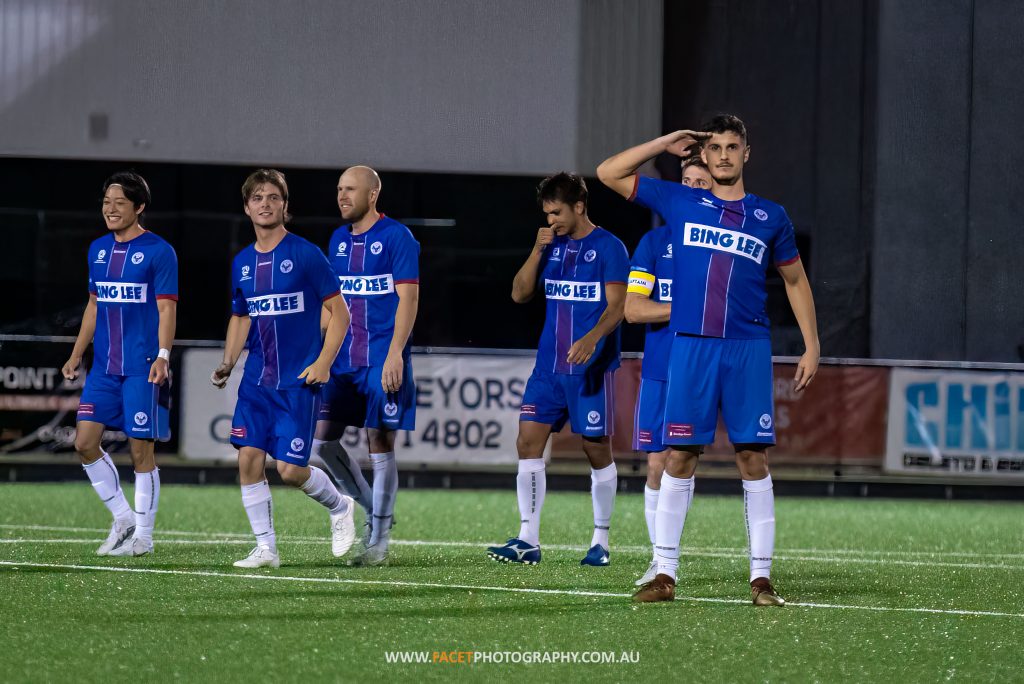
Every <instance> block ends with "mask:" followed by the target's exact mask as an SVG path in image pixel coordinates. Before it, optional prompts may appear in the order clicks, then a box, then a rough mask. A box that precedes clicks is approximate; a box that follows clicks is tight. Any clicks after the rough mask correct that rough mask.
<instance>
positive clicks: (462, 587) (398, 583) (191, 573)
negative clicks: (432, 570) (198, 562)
mask: <svg viewBox="0 0 1024 684" xmlns="http://www.w3.org/2000/svg"><path fill="white" fill-rule="evenodd" d="M0 567H10V568H14V569H18V568H23V567H24V568H57V569H61V570H88V571H97V572H120V573H135V574H148V575H177V576H185V577H224V578H231V579H249V580H268V581H272V582H309V583H311V584H353V585H364V586H383V587H389V588H393V587H418V588H425V589H447V590H452V591H470V592H473V591H493V592H504V593H511V594H546V595H549V596H587V597H598V598H621V599H627V598H630V597H631V596H632V594H619V593H614V592H605V591H578V590H573V589H529V588H523V587H494V586H486V585H472V584H441V583H439V582H409V581H404V580H360V579H347V578H342V577H295V576H293V575H256V574H251V573H233V572H212V571H205V570H164V569H159V568H124V567H110V566H104V565H73V564H70V563H68V564H65V563H29V562H18V561H0ZM676 598H677V599H679V600H681V601H689V602H694V603H724V604H730V605H739V604H743V605H747V604H749V601H748V600H745V599H723V598H707V597H698V596H677V597H676ZM786 605H787V606H790V607H792V608H811V609H830V610H866V611H873V612H886V613H890V612H891V613H930V614H933V615H971V616H982V617H1008V618H1024V613H1002V612H997V611H990V610H950V609H945V608H913V607H910V608H901V607H893V606H851V605H842V604H833V603H796V602H790V603H787V604H786Z"/></svg>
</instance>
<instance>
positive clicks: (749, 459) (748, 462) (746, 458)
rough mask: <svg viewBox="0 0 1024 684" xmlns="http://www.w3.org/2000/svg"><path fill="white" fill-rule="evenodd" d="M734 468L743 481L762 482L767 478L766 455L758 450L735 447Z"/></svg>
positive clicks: (761, 450) (762, 450)
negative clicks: (737, 469) (737, 470)
mask: <svg viewBox="0 0 1024 684" xmlns="http://www.w3.org/2000/svg"><path fill="white" fill-rule="evenodd" d="M736 467H737V468H739V471H740V475H741V476H742V477H743V479H745V480H762V479H764V478H766V477H768V454H767V452H766V451H765V450H764V449H760V448H750V447H745V448H739V447H737V450H736Z"/></svg>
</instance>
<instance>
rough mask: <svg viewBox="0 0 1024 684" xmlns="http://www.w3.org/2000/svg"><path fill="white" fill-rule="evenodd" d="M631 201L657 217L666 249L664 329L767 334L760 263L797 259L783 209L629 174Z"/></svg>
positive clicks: (752, 197) (732, 334)
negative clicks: (666, 230)
mask: <svg viewBox="0 0 1024 684" xmlns="http://www.w3.org/2000/svg"><path fill="white" fill-rule="evenodd" d="M631 199H634V200H635V201H637V202H639V203H640V204H642V205H644V206H645V207H648V208H649V209H652V210H654V211H656V212H658V213H659V214H661V217H662V218H663V219H665V222H666V224H667V225H668V226H669V227H670V228H671V231H672V245H673V247H674V251H675V253H674V256H673V259H672V261H673V275H672V287H673V290H674V292H676V293H685V294H678V295H677V296H676V297H675V298H674V299H673V301H672V319H671V320H670V321H669V327H670V328H671V329H672V330H674V331H675V332H679V333H685V334H688V335H703V336H706V337H728V338H734V339H760V338H768V337H770V333H769V321H768V315H767V312H766V310H765V300H766V299H767V290H766V288H765V277H766V273H767V270H768V265H769V264H771V263H774V264H775V265H776V266H785V265H786V264H790V263H793V262H794V261H796V260H797V259H799V258H800V254H799V252H797V249H796V239H795V235H794V231H793V223H792V222H791V221H790V220H789V217H788V216H787V215H786V211H785V210H784V209H783V208H782V207H781V206H779V205H778V204H775V203H774V202H769V201H768V200H766V199H762V198H760V197H757V196H756V195H749V194H748V195H747V196H746V197H744V198H743V199H742V200H736V201H732V202H728V201H725V200H721V199H718V198H717V197H715V196H714V195H712V194H711V193H710V192H707V191H706V190H696V189H694V188H688V187H686V186H685V185H681V184H679V183H670V182H667V181H661V180H656V179H653V178H644V177H641V176H637V184H636V187H635V188H634V190H633V196H632V197H631Z"/></svg>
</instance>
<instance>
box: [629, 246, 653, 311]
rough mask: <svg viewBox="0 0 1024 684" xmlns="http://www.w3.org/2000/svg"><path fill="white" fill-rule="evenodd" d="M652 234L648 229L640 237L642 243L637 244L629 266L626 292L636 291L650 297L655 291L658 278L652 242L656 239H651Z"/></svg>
mask: <svg viewBox="0 0 1024 684" xmlns="http://www.w3.org/2000/svg"><path fill="white" fill-rule="evenodd" d="M651 235H652V231H648V232H647V233H644V236H643V237H642V238H640V244H639V245H637V247H636V251H635V252H634V253H633V262H632V263H631V264H630V267H629V282H628V284H627V286H626V292H635V293H636V294H639V295H643V296H644V297H650V296H651V293H652V292H654V283H655V280H656V278H655V276H654V259H655V256H654V253H653V250H652V249H651V244H652V243H653V242H654V241H653V240H652V239H651Z"/></svg>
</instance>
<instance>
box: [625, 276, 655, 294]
mask: <svg viewBox="0 0 1024 684" xmlns="http://www.w3.org/2000/svg"><path fill="white" fill-rule="evenodd" d="M653 291H654V275H653V274H651V273H645V272H643V271H630V272H629V284H628V285H627V286H626V292H635V293H637V294H641V295H643V296H644V297H649V296H650V294H651V292H653Z"/></svg>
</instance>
